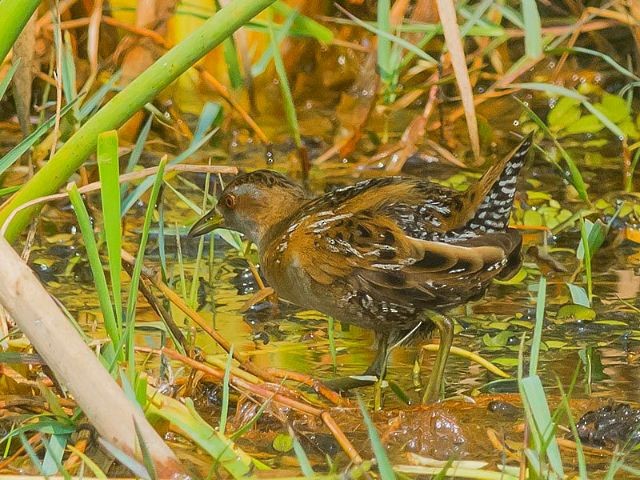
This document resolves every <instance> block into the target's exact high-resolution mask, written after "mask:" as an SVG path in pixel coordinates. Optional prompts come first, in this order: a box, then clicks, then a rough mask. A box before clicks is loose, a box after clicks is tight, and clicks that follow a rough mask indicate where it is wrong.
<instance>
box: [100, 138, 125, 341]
mask: <svg viewBox="0 0 640 480" xmlns="http://www.w3.org/2000/svg"><path fill="white" fill-rule="evenodd" d="M97 159H98V171H99V173H100V184H101V185H100V186H101V188H100V198H101V200H102V215H103V223H104V233H105V237H106V241H107V252H108V254H109V255H108V256H109V277H110V279H111V295H112V296H113V304H114V305H115V316H116V321H117V331H118V332H119V331H120V330H121V329H122V290H121V285H120V272H121V270H122V264H121V261H120V250H121V248H122V224H121V221H120V184H119V181H118V180H119V179H118V177H119V175H120V162H119V158H118V133H117V132H116V131H115V130H111V131H108V132H104V133H101V134H100V135H98V150H97ZM111 340H113V341H114V342H115V343H117V341H118V339H117V338H112V339H111Z"/></svg>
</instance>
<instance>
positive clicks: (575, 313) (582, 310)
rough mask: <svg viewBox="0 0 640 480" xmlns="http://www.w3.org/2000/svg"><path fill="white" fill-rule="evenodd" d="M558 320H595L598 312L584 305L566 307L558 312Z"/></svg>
mask: <svg viewBox="0 0 640 480" xmlns="http://www.w3.org/2000/svg"><path fill="white" fill-rule="evenodd" d="M556 318H557V319H558V320H593V319H595V318H596V312H595V311H594V310H593V309H591V308H589V307H585V306H584V305H575V304H572V305H564V306H563V307H561V308H560V310H558V315H557V316H556Z"/></svg>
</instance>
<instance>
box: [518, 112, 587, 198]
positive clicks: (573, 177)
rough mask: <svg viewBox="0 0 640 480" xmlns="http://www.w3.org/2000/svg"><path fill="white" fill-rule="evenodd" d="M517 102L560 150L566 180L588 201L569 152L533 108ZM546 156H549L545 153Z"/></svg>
mask: <svg viewBox="0 0 640 480" xmlns="http://www.w3.org/2000/svg"><path fill="white" fill-rule="evenodd" d="M518 102H519V103H520V105H522V108H524V110H525V111H526V112H527V115H528V116H529V118H530V119H531V120H533V121H534V123H535V124H536V125H538V127H539V128H540V130H542V131H543V132H544V134H545V135H546V136H548V137H549V138H550V139H551V140H552V141H553V143H554V144H555V146H556V147H557V148H558V151H559V152H560V155H561V156H562V158H563V160H564V161H565V163H566V164H567V168H568V170H569V178H568V180H569V181H570V182H571V184H572V185H573V186H574V187H575V189H576V191H577V192H578V195H579V196H580V198H581V199H582V200H584V201H585V202H587V203H590V201H589V194H588V193H587V185H586V183H584V179H583V178H582V174H581V173H580V169H579V168H578V166H577V165H576V163H575V162H574V161H573V158H571V155H569V153H568V152H567V151H566V150H565V149H564V148H563V147H562V145H560V142H558V140H557V139H556V137H555V135H554V134H553V132H551V130H549V127H547V125H546V124H545V123H544V122H543V121H542V119H541V118H540V117H539V116H538V115H537V114H536V113H535V112H534V111H533V110H531V109H530V108H529V106H528V105H525V103H524V102H521V101H520V100H518ZM547 158H550V157H549V156H548V155H547ZM558 168H559V170H560V172H562V173H563V174H564V169H563V168H561V167H560V166H558Z"/></svg>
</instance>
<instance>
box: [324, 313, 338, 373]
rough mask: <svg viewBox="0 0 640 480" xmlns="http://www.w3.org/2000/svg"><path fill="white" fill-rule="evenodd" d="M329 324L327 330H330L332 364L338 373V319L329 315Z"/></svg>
mask: <svg viewBox="0 0 640 480" xmlns="http://www.w3.org/2000/svg"><path fill="white" fill-rule="evenodd" d="M328 323H329V325H328V326H327V331H328V332H329V354H330V355H331V366H332V367H333V373H336V370H337V368H338V351H337V349H336V321H335V319H334V318H333V317H329V321H328Z"/></svg>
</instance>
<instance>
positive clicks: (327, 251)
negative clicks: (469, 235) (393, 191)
mask: <svg viewBox="0 0 640 480" xmlns="http://www.w3.org/2000/svg"><path fill="white" fill-rule="evenodd" d="M294 227H295V228H291V229H290V231H289V232H288V235H289V236H288V238H286V239H285V242H286V244H287V245H291V246H294V247H292V248H283V249H282V254H283V255H284V256H285V258H283V259H282V261H283V263H285V264H290V265H296V266H298V267H299V268H302V269H304V271H305V272H306V274H307V275H308V276H310V277H311V278H312V279H314V281H316V282H317V283H320V284H324V285H330V284H332V283H333V282H335V281H336V280H338V281H340V279H342V280H343V281H345V282H347V283H350V284H352V285H353V287H354V289H363V288H366V289H367V291H369V290H370V292H368V293H370V294H372V295H374V296H376V295H377V296H379V297H380V298H386V299H388V300H393V299H395V298H396V297H401V296H403V297H405V298H404V302H403V303H406V302H407V300H408V299H407V298H406V295H407V294H408V293H407V292H411V295H417V298H415V301H416V302H419V301H420V300H423V301H430V300H433V299H434V298H435V297H437V296H438V295H439V294H441V293H442V292H443V291H445V290H446V291H449V290H451V287H452V286H458V287H459V288H461V289H463V290H464V289H465V282H473V283H474V284H475V285H478V284H479V283H482V284H485V283H486V282H488V281H489V280H490V279H491V278H493V277H494V276H496V275H497V274H499V273H500V271H501V270H502V269H503V268H505V266H506V265H507V264H508V262H509V258H510V255H511V254H512V252H513V251H514V250H515V249H516V248H517V245H519V243H518V242H519V235H514V234H512V233H510V232H503V233H492V234H487V235H484V236H483V237H478V238H473V239H467V240H460V241H459V242H457V243H455V244H449V243H442V242H434V241H426V240H420V239H416V238H412V237H410V236H407V234H406V233H405V231H404V230H403V229H402V228H401V227H400V226H399V225H398V223H397V222H396V221H395V220H394V219H393V218H391V217H389V216H386V215H384V214H382V213H380V212H378V213H371V211H369V210H364V211H363V210H360V211H357V212H347V211H345V210H343V211H342V213H334V212H332V211H326V212H316V213H315V214H313V215H309V216H307V217H305V218H303V219H301V221H300V222H298V223H296V224H294ZM282 245H284V243H282ZM443 289H444V290H443ZM409 300H410V299H409Z"/></svg>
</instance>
